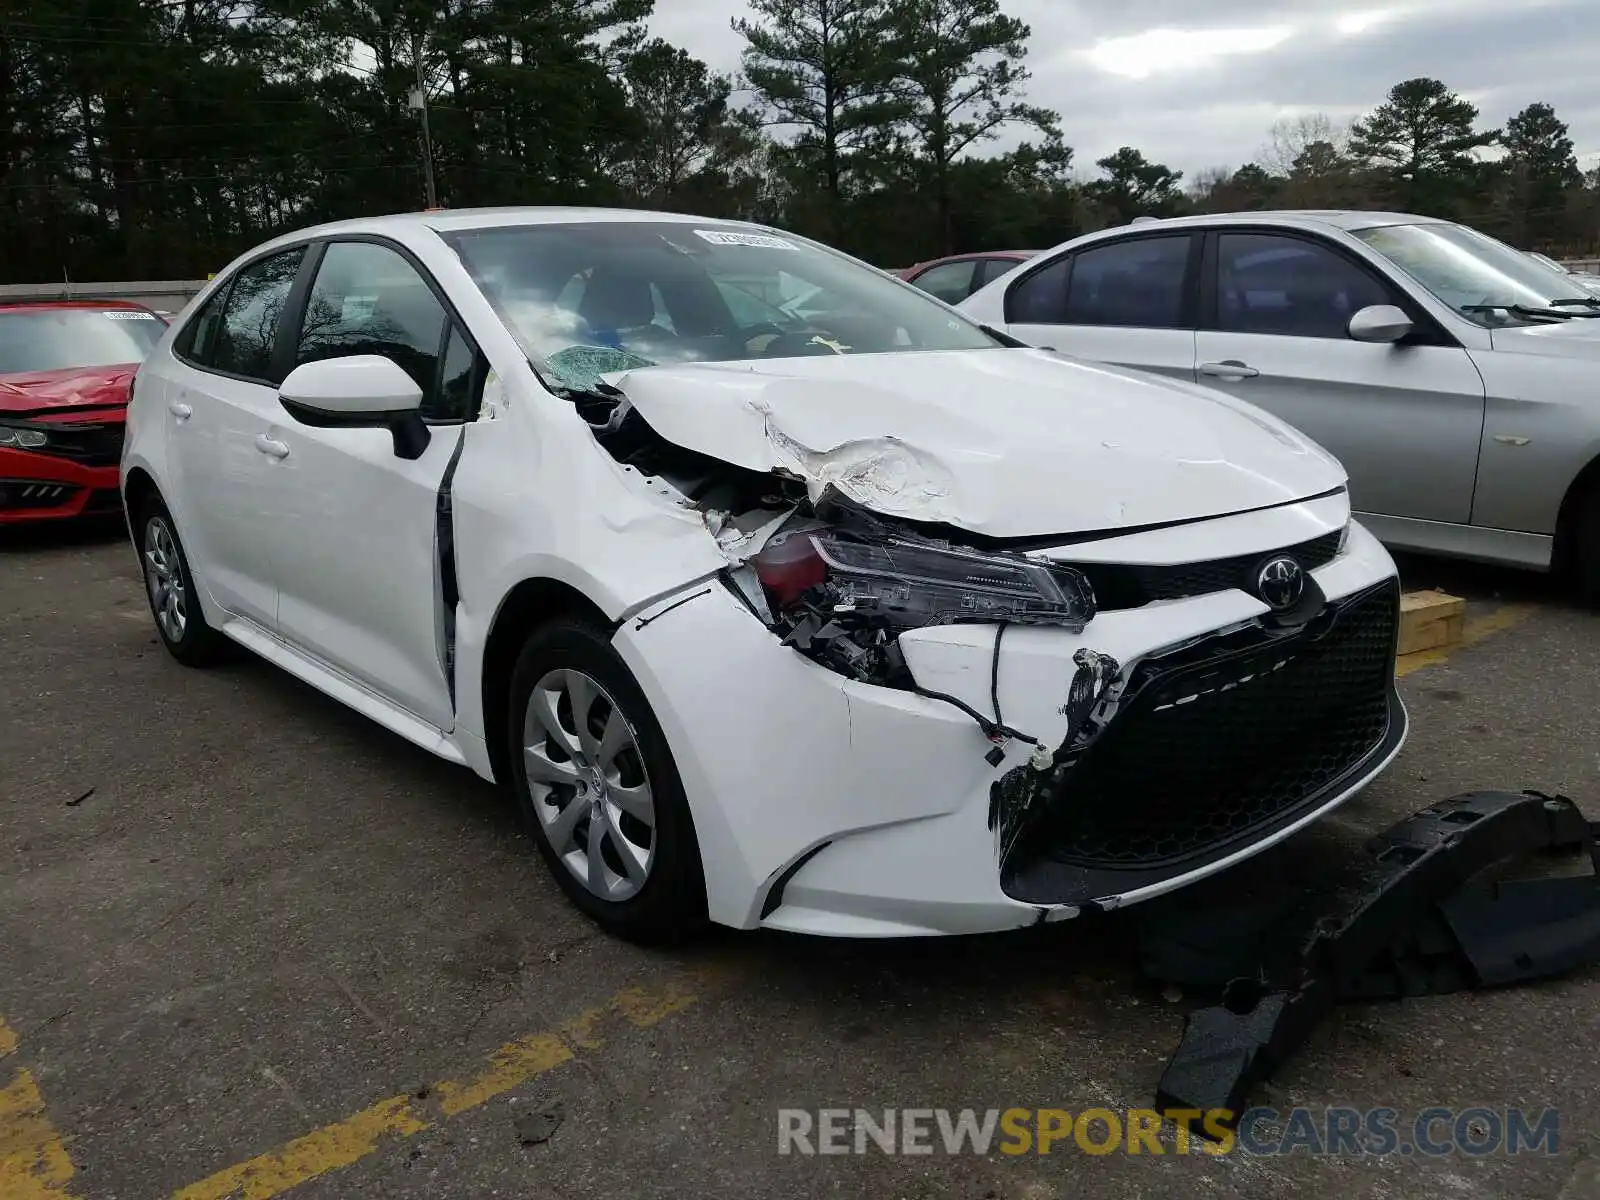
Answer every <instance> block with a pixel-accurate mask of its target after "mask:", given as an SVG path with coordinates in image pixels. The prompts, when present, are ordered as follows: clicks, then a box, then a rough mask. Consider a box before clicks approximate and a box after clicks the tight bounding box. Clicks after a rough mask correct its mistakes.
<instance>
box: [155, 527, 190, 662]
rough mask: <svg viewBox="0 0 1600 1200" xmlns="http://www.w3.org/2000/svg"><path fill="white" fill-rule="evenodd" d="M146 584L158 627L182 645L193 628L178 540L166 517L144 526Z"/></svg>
mask: <svg viewBox="0 0 1600 1200" xmlns="http://www.w3.org/2000/svg"><path fill="white" fill-rule="evenodd" d="M144 581H145V586H146V587H147V588H148V589H149V591H150V611H151V612H153V613H154V614H155V618H156V624H158V625H160V626H161V632H162V633H163V634H164V635H165V636H166V639H167V641H169V642H181V641H182V640H183V631H184V630H185V629H186V628H188V625H189V607H188V606H189V592H188V587H187V585H186V583H185V581H184V578H183V560H182V559H180V558H179V557H178V544H177V540H176V539H175V538H174V537H173V536H172V529H171V528H170V527H169V526H168V524H167V522H166V518H164V517H151V518H150V519H149V520H148V521H146V522H145V525H144Z"/></svg>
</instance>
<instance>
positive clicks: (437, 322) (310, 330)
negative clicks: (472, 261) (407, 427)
mask: <svg viewBox="0 0 1600 1200" xmlns="http://www.w3.org/2000/svg"><path fill="white" fill-rule="evenodd" d="M447 334H448V335H449V336H450V338H451V339H452V341H453V342H459V346H457V347H455V348H454V350H453V353H452V354H446V346H445V338H446V335H447ZM352 354H379V355H382V356H383V357H384V358H387V359H390V360H392V361H393V362H395V363H396V364H398V365H399V366H400V367H401V369H403V370H404V371H405V372H406V374H408V375H410V376H411V378H412V379H413V380H415V381H416V384H417V386H418V387H419V388H421V389H422V409H421V413H422V417H423V419H424V420H429V421H459V420H464V419H467V417H468V416H469V415H470V410H471V407H472V404H473V400H472V397H471V392H472V386H473V379H474V377H475V372H474V360H475V354H474V352H473V350H472V348H471V346H470V345H469V344H468V343H467V342H466V341H465V340H464V339H463V338H462V336H461V334H460V333H459V332H458V331H456V330H455V329H454V328H453V326H452V325H451V322H450V318H449V315H448V314H447V313H446V312H445V308H444V305H443V304H441V303H440V301H439V298H438V297H437V296H435V295H434V294H433V290H432V289H431V288H430V287H429V286H428V284H427V282H426V281H425V280H424V279H423V278H422V276H421V275H420V274H419V273H418V272H417V269H416V268H415V267H413V266H412V265H411V263H410V262H408V261H407V260H406V259H405V258H404V257H403V256H402V255H400V254H398V253H397V252H396V251H394V250H391V249H390V248H389V247H387V246H380V245H377V244H375V243H372V242H334V243H332V244H330V245H329V246H328V248H327V251H326V252H325V253H324V254H323V256H322V262H321V264H320V265H319V266H318V268H317V277H316V281H315V282H314V283H313V284H312V286H311V294H310V296H309V298H308V299H307V302H306V311H305V316H304V318H303V319H302V321H301V324H300V337H299V340H298V342H297V344H296V346H295V355H294V361H295V365H296V366H298V365H300V364H301V363H308V362H316V361H318V360H319V359H325V358H344V357H346V356H348V355H352ZM441 358H443V359H444V360H445V361H444V363H443V366H442V367H441Z"/></svg>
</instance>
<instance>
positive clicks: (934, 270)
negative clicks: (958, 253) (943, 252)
mask: <svg viewBox="0 0 1600 1200" xmlns="http://www.w3.org/2000/svg"><path fill="white" fill-rule="evenodd" d="M977 268H978V260H977V259H968V260H966V261H965V262H952V263H940V264H939V265H938V266H937V267H929V268H928V269H927V270H926V271H924V272H923V273H922V274H921V275H918V276H917V277H916V278H915V279H913V280H912V281H911V282H912V283H913V284H915V285H916V286H917V287H919V288H921V289H922V290H923V291H925V292H927V293H928V295H930V296H937V297H938V298H939V299H941V300H943V301H944V302H945V303H946V304H959V303H961V301H963V300H965V299H966V298H967V297H968V296H970V295H972V278H973V273H974V272H975V271H976V270H977Z"/></svg>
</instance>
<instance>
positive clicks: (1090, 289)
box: [1066, 234, 1189, 329]
mask: <svg viewBox="0 0 1600 1200" xmlns="http://www.w3.org/2000/svg"><path fill="white" fill-rule="evenodd" d="M1075 258H1076V261H1075V263H1074V265H1073V268H1072V279H1071V281H1070V283H1069V285H1068V289H1067V312H1066V323H1067V324H1068V325H1134V326H1139V327H1142V328H1155V329H1177V328H1179V327H1180V326H1181V325H1182V323H1183V289H1184V279H1185V276H1186V274H1187V271H1188V265H1189V237H1188V235H1187V234H1184V235H1182V236H1179V237H1150V238H1134V239H1131V240H1128V241H1120V242H1112V243H1111V244H1110V245H1106V246H1094V247H1091V248H1090V249H1088V250H1083V251H1080V252H1079V253H1078V254H1077V255H1076V256H1075Z"/></svg>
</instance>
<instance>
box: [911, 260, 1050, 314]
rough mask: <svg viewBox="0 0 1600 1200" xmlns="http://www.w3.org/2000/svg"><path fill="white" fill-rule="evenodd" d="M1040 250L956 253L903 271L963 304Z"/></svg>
mask: <svg viewBox="0 0 1600 1200" xmlns="http://www.w3.org/2000/svg"><path fill="white" fill-rule="evenodd" d="M1038 253H1039V252H1038V251H1037V250H980V251H977V252H976V253H973V254H953V255H951V256H950V257H949V258H935V259H931V260H929V261H928V262H920V263H918V264H917V265H916V266H914V267H903V268H901V270H900V272H899V275H900V278H901V279H904V280H905V281H906V282H907V283H910V284H915V285H916V286H917V287H919V288H921V289H922V290H923V291H925V292H927V293H928V294H929V295H931V296H937V297H938V298H939V299H941V300H943V301H944V302H945V303H946V304H960V303H961V302H962V301H963V300H965V299H966V298H967V297H968V296H970V295H972V293H973V292H975V291H977V290H978V289H979V288H981V287H983V286H984V284H986V283H988V282H989V281H990V280H991V279H999V278H1000V276H1002V275H1004V274H1005V273H1006V272H1007V271H1010V270H1012V269H1013V268H1014V267H1016V265H1017V264H1018V263H1024V262H1027V261H1028V260H1029V259H1030V258H1032V257H1033V256H1034V255H1036V254H1038Z"/></svg>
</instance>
